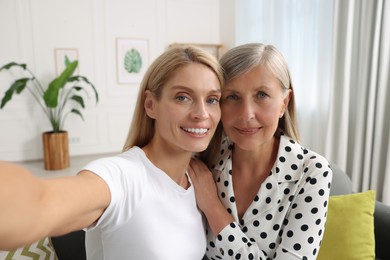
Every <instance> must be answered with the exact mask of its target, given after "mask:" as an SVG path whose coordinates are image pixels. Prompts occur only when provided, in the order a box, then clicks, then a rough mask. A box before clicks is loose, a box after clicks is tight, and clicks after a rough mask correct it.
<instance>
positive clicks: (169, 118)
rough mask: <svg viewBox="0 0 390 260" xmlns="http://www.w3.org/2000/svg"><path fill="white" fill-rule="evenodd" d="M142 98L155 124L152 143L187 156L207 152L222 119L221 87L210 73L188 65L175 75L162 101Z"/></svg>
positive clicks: (193, 64)
mask: <svg viewBox="0 0 390 260" xmlns="http://www.w3.org/2000/svg"><path fill="white" fill-rule="evenodd" d="M145 94H146V101H145V109H146V112H147V114H148V116H149V117H151V118H153V119H154V120H155V135H154V137H153V139H154V140H153V142H157V143H159V144H161V145H162V146H163V147H167V148H168V147H169V148H171V149H175V150H176V149H181V150H185V151H188V152H200V151H203V150H205V149H206V148H207V146H208V144H209V142H210V140H211V138H212V136H213V134H214V132H215V129H216V127H217V125H218V122H219V120H220V116H221V110H220V107H219V99H220V97H221V87H220V83H219V81H218V78H217V76H216V74H215V73H214V72H213V71H212V70H211V69H209V68H208V67H206V66H205V65H202V64H198V63H190V64H188V65H185V66H184V67H182V68H180V69H178V70H176V71H175V72H174V74H173V75H172V76H171V77H170V79H169V80H168V81H167V83H166V84H165V86H164V87H163V91H162V93H161V97H159V98H158V99H157V98H156V97H155V96H153V95H152V93H151V92H150V91H146V93H145Z"/></svg>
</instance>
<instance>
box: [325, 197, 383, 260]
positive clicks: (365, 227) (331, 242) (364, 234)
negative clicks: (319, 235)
mask: <svg viewBox="0 0 390 260" xmlns="http://www.w3.org/2000/svg"><path fill="white" fill-rule="evenodd" d="M374 210H375V191H372V190H370V191H366V192H361V193H353V194H347V195H338V196H330V197H329V208H328V217H327V220H326V226H325V233H324V237H323V240H322V244H321V248H320V251H319V254H318V258H317V259H318V260H329V259H332V260H338V259H340V260H341V259H343V260H345V259H350V260H352V259H359V260H364V259H374V258H375V235H374Z"/></svg>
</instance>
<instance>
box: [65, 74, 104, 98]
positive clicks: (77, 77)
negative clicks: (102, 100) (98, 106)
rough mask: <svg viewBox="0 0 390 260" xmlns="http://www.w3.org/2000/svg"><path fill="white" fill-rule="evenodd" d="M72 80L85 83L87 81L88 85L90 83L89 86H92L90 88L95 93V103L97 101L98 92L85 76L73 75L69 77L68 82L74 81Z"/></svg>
mask: <svg viewBox="0 0 390 260" xmlns="http://www.w3.org/2000/svg"><path fill="white" fill-rule="evenodd" d="M74 81H84V82H85V83H87V84H88V85H90V86H91V87H92V90H93V91H94V93H95V99H96V103H98V102H99V94H98V92H97V91H96V88H95V86H94V85H93V84H92V83H91V82H90V81H89V80H88V79H87V78H86V77H83V76H74V77H71V78H70V79H69V82H74Z"/></svg>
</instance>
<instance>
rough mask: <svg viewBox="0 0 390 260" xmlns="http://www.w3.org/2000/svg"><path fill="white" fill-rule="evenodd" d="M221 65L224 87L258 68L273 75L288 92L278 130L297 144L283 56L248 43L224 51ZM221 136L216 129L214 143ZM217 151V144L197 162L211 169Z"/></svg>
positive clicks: (275, 50) (267, 48) (292, 105)
mask: <svg viewBox="0 0 390 260" xmlns="http://www.w3.org/2000/svg"><path fill="white" fill-rule="evenodd" d="M220 64H221V66H222V68H223V70H224V80H225V84H226V83H228V82H229V81H231V80H232V79H234V78H236V77H239V76H241V75H243V74H245V73H246V72H248V71H250V70H251V69H253V68H254V67H256V66H258V65H263V66H265V67H266V68H268V69H269V70H270V71H271V72H272V73H273V75H274V76H275V77H276V78H277V79H278V80H279V82H280V86H281V88H282V90H283V91H285V93H287V90H291V96H290V101H289V103H288V107H287V109H286V111H285V113H284V116H283V117H282V118H280V119H279V123H278V130H277V131H276V132H275V135H276V136H277V135H280V132H281V131H282V132H284V134H286V135H288V136H290V137H291V138H293V139H294V140H295V141H297V142H299V139H300V138H299V132H298V127H297V119H296V108H295V96H294V89H293V86H292V82H291V75H290V71H289V68H288V65H287V62H286V60H285V59H284V57H283V55H282V54H281V53H280V52H279V51H278V49H276V48H275V47H274V46H272V45H264V44H261V43H249V44H243V45H240V46H237V47H234V48H232V49H230V50H229V51H227V52H226V53H225V54H224V55H223V56H222V57H221V59H220ZM223 135H224V132H223V129H222V126H220V127H219V128H218V129H217V132H216V133H215V138H214V140H222V138H223ZM219 150H220V143H210V146H209V148H208V149H207V150H206V151H204V152H203V153H202V154H201V155H200V158H201V159H202V160H203V161H204V162H205V163H206V164H207V165H208V166H209V167H213V165H211V163H212V162H213V156H215V154H217V152H219Z"/></svg>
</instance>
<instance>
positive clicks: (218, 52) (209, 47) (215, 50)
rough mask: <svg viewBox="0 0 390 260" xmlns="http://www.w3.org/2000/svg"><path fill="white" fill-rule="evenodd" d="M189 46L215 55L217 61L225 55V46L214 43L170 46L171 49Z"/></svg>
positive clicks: (174, 44)
mask: <svg viewBox="0 0 390 260" xmlns="http://www.w3.org/2000/svg"><path fill="white" fill-rule="evenodd" d="M187 45H195V46H198V47H200V48H202V49H204V50H206V51H208V52H210V53H211V54H213V55H214V56H215V57H217V59H219V58H220V57H221V56H222V55H223V53H224V51H225V50H224V46H223V44H212V43H204V44H203V43H172V44H170V45H169V47H170V48H171V47H175V46H187Z"/></svg>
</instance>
